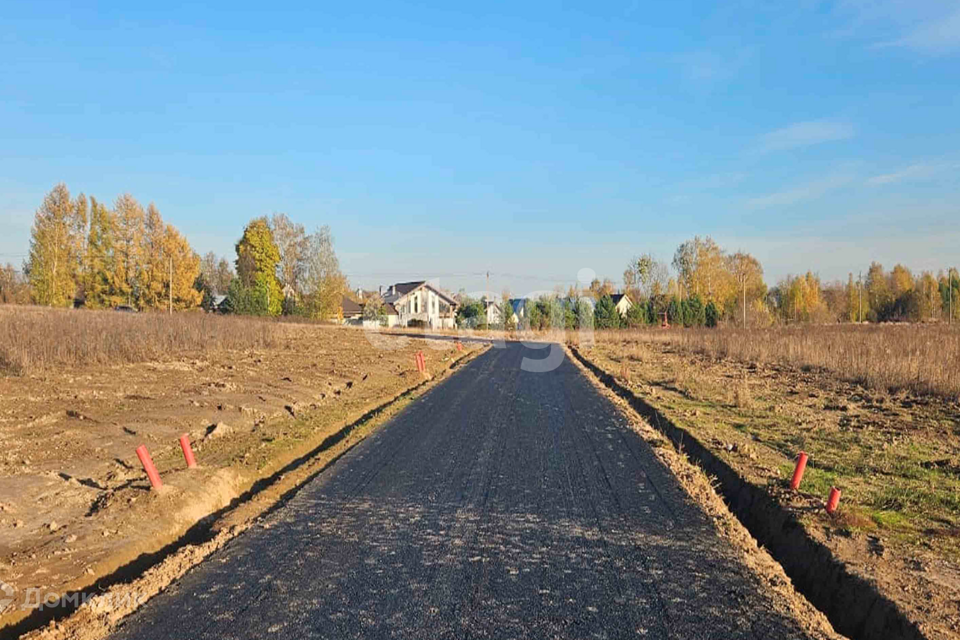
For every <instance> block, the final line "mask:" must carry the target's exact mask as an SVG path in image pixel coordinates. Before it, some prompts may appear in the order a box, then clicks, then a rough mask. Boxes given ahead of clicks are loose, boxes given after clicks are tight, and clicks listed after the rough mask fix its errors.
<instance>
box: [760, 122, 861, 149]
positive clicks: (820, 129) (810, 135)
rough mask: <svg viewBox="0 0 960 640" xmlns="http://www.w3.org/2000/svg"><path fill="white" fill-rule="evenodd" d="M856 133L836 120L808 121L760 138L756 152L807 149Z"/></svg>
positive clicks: (851, 126) (845, 123) (849, 126)
mask: <svg viewBox="0 0 960 640" xmlns="http://www.w3.org/2000/svg"><path fill="white" fill-rule="evenodd" d="M855 133H856V131H855V129H854V127H853V125H851V124H850V123H848V122H842V121H837V120H809V121H807V122H795V123H793V124H791V125H788V126H786V127H783V128H782V129H777V130H776V131H771V132H770V133H767V134H764V135H763V136H762V137H761V138H760V143H759V146H758V148H757V150H758V151H759V152H760V153H769V152H771V151H786V150H787V149H796V148H799V147H809V146H812V145H815V144H822V143H824V142H834V141H837V140H846V139H848V138H852V137H853V136H854V135H855Z"/></svg>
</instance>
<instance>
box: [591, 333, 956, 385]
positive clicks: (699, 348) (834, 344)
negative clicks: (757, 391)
mask: <svg viewBox="0 0 960 640" xmlns="http://www.w3.org/2000/svg"><path fill="white" fill-rule="evenodd" d="M597 340H598V342H601V343H603V342H606V343H613V344H616V343H622V344H624V345H625V346H629V345H630V343H632V342H634V341H637V340H640V341H652V342H667V343H670V344H673V345H675V346H677V347H679V348H680V349H683V350H687V351H691V352H694V353H702V354H705V355H709V356H715V357H731V358H736V359H738V360H742V361H745V362H756V363H765V364H772V363H783V364H789V365H793V366H799V367H813V368H821V369H826V370H829V371H831V372H833V373H835V374H838V375H839V376H840V377H842V378H843V379H845V380H848V381H851V382H856V383H859V384H862V385H864V386H866V387H869V388H873V389H882V390H887V391H900V390H909V391H911V392H913V393H916V394H931V395H937V396H940V397H944V398H949V399H955V398H958V397H960V327H956V326H953V327H951V326H947V325H870V326H866V325H863V326H857V325H825V326H823V325H805V326H797V327H784V328H777V329H750V330H743V329H702V330H693V329H686V330H683V329H681V330H670V331H663V330H641V331H616V332H598V333H597Z"/></svg>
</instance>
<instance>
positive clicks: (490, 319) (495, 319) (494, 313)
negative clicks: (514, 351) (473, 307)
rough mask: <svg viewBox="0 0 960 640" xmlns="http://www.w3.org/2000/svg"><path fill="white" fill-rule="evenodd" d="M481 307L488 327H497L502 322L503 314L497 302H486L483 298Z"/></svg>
mask: <svg viewBox="0 0 960 640" xmlns="http://www.w3.org/2000/svg"><path fill="white" fill-rule="evenodd" d="M483 307H484V311H485V312H486V316H487V326H488V327H492V326H494V325H498V324H500V323H501V322H502V320H501V318H502V316H503V314H502V312H501V310H500V303H499V302H497V301H496V300H487V299H486V298H484V300H483Z"/></svg>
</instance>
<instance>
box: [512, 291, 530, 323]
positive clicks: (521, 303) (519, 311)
mask: <svg viewBox="0 0 960 640" xmlns="http://www.w3.org/2000/svg"><path fill="white" fill-rule="evenodd" d="M510 307H511V308H512V310H513V325H514V326H515V327H519V326H520V325H522V324H523V321H524V319H525V318H526V317H527V299H526V298H511V299H510Z"/></svg>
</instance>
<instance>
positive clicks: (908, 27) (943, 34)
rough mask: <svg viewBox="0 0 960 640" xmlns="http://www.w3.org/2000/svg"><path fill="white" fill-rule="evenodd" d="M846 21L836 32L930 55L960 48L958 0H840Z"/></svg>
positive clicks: (839, 13)
mask: <svg viewBox="0 0 960 640" xmlns="http://www.w3.org/2000/svg"><path fill="white" fill-rule="evenodd" d="M835 7H836V11H837V16H838V17H840V18H841V19H846V21H847V22H846V24H845V25H843V26H842V27H840V28H838V29H837V30H836V31H835V32H834V34H835V35H841V36H845V37H854V38H860V39H864V40H867V41H872V42H873V46H874V47H876V48H889V47H899V48H904V49H910V50H913V51H916V52H918V53H923V54H928V55H944V54H948V53H953V52H956V51H960V7H958V6H957V3H956V0H838V1H837V2H836V5H835Z"/></svg>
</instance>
